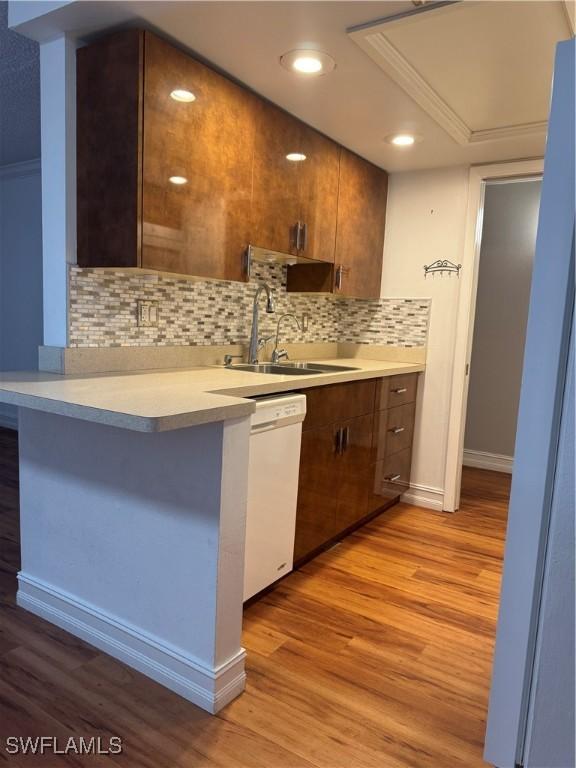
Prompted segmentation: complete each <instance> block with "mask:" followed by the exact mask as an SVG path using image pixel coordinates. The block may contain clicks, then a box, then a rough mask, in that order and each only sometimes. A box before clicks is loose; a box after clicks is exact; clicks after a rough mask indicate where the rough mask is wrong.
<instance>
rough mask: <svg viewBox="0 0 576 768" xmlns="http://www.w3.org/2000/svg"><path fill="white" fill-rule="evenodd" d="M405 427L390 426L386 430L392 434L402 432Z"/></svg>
mask: <svg viewBox="0 0 576 768" xmlns="http://www.w3.org/2000/svg"><path fill="white" fill-rule="evenodd" d="M405 429H406V427H392V428H391V429H389V430H388V432H392V434H393V435H399V434H400V432H404V430H405Z"/></svg>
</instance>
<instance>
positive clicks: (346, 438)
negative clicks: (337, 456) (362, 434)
mask: <svg viewBox="0 0 576 768" xmlns="http://www.w3.org/2000/svg"><path fill="white" fill-rule="evenodd" d="M349 441H350V427H344V429H343V430H342V453H344V451H346V450H348V443H349Z"/></svg>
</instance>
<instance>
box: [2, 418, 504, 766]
mask: <svg viewBox="0 0 576 768" xmlns="http://www.w3.org/2000/svg"><path fill="white" fill-rule="evenodd" d="M509 482H510V478H509V476H507V475H502V474H499V473H495V472H487V471H483V470H475V469H465V470H464V483H463V494H462V508H461V510H460V511H459V512H458V513H456V514H454V515H448V514H444V513H435V512H431V511H429V510H423V509H418V508H416V507H411V506H408V505H405V504H402V505H399V506H397V507H395V508H393V509H390V510H388V511H387V512H385V513H384V514H383V515H381V516H380V518H377V519H376V520H374V521H373V522H371V523H370V524H368V525H367V526H365V527H364V528H362V529H361V530H360V531H358V532H356V533H355V534H353V535H352V536H350V537H349V538H348V539H346V541H345V542H343V543H342V544H340V545H338V546H336V547H334V548H333V549H331V550H330V551H328V552H326V553H324V554H323V555H321V556H320V557H318V558H316V559H315V560H314V561H313V562H311V563H309V564H308V565H306V566H305V567H304V568H302V569H301V570H300V571H298V572H296V573H293V574H291V575H289V576H288V577H287V578H286V579H284V580H283V581H282V582H281V583H280V584H279V585H278V587H277V588H276V589H274V590H273V591H271V592H270V593H269V594H268V595H266V596H265V597H263V598H262V599H261V600H260V601H258V602H256V603H254V604H253V605H251V606H250V607H249V608H248V609H247V610H246V614H245V632H244V644H245V647H246V649H247V651H248V661H247V673H248V684H247V689H246V692H245V693H244V694H243V695H242V696H241V697H239V698H238V699H237V700H235V701H234V702H232V703H231V704H230V705H229V706H228V707H226V708H225V709H224V710H223V711H222V712H221V713H220V715H219V716H217V717H212V716H210V715H208V714H206V713H205V712H203V711H201V710H200V709H198V708H197V707H195V706H193V705H192V704H189V703H188V702H186V701H184V700H183V699H181V698H180V697H178V696H176V695H175V694H172V693H170V692H169V691H166V690H165V689H164V688H162V687H161V686H159V685H157V684H155V683H154V682H152V681H151V680H148V679H147V678H145V677H143V676H142V675H140V674H138V673H137V672H134V671H132V670H131V669H129V668H128V667H126V666H124V665H123V664H121V663H119V662H117V661H115V660H113V659H111V658H109V657H108V656H105V655H104V654H102V653H100V652H98V651H96V650H95V649H93V648H91V647H90V646H88V645H86V644H85V643H83V642H81V641H80V640H76V639H75V638H74V637H72V636H71V635H68V634H67V633H65V632H63V631H61V630H59V629H57V628H56V627H54V626H52V625H50V624H48V623H46V622H44V621H42V620H41V619H37V618H36V617H34V616H32V615H31V614H28V613H27V612H25V611H23V610H21V609H19V608H17V607H16V605H15V591H16V573H17V570H18V568H19V565H20V564H19V542H18V478H17V446H16V439H15V433H13V432H9V431H7V430H0V765H3V764H5V765H10V766H18V768H19V767H20V766H25V767H29V768H32V767H33V766H45V767H46V768H58V766H64V765H65V766H106V765H119V766H127V767H130V768H175V767H176V766H178V767H179V768H184V767H186V768H192V767H193V768H208V767H210V768H212V766H214V767H215V768H216V766H219V767H220V768H429V767H430V768H431V767H432V766H433V767H434V768H459V767H462V768H476V767H477V766H483V765H485V763H484V762H483V761H482V742H483V737H484V728H485V719H486V706H487V698H488V690H489V684H490V670H491V659H492V652H493V647H494V633H495V627H496V616H497V607H498V595H499V585H500V573H501V566H502V556H503V546H504V536H505V531H506V513H507V503H508V493H509ZM151 566H152V567H153V564H151ZM20 735H22V736H37V735H50V736H55V737H58V738H59V740H61V741H62V742H65V740H66V739H68V737H69V736H77V737H79V736H84V737H86V738H90V737H91V736H101V737H102V738H103V740H107V739H108V738H109V737H110V736H119V737H120V738H121V739H122V741H123V753H122V754H120V755H116V756H114V757H112V756H100V757H94V756H84V757H80V756H76V755H68V756H66V757H64V756H54V755H44V756H36V757H33V756H30V755H28V756H26V757H24V756H18V757H11V756H9V755H8V754H7V753H6V752H5V749H4V740H5V739H6V737H7V736H20Z"/></svg>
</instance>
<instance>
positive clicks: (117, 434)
mask: <svg viewBox="0 0 576 768" xmlns="http://www.w3.org/2000/svg"><path fill="white" fill-rule="evenodd" d="M322 362H323V363H335V364H341V365H342V364H343V365H348V366H350V367H353V368H354V370H347V371H340V372H337V373H317V374H316V373H314V374H310V373H308V374H307V375H302V376H286V375H275V374H271V375H269V374H260V373H251V372H246V371H239V370H235V369H234V368H230V369H226V368H222V367H208V366H206V367H201V368H194V369H185V370H166V371H154V372H139V373H128V374H124V373H123V374H107V375H83V376H82V375H78V376H70V375H69V376H62V375H55V374H49V373H29V374H23V373H17V374H2V375H1V377H0V402H5V403H11V404H13V405H16V406H18V407H19V439H20V487H21V510H20V514H21V536H22V570H21V572H20V574H19V588H18V604H19V605H21V606H22V607H25V608H26V609H27V610H30V611H32V612H33V613H36V614H38V615H39V616H41V617H43V618H45V619H46V620H48V621H51V622H53V623H54V624H57V625H58V626H60V627H63V628H64V629H66V630H67V631H69V632H71V633H72V634H74V635H77V636H78V637H80V638H82V639H84V640H86V641H87V642H89V643H91V644H92V645H94V646H96V647H98V648H100V649H102V650H104V651H106V652H107V653H109V654H110V655H112V656H114V657H116V658H118V659H120V660H122V661H123V662H125V663H127V664H129V665H130V666H132V667H134V668H136V669H138V670H139V671H141V672H142V673H144V674H146V675H148V676H149V677H151V678H153V679H155V680H156V681H158V682H160V683H161V684H163V685H165V686H166V687H168V688H170V689H172V690H174V691H176V692H177V693H179V694H181V695H182V696H184V697H185V698H187V699H189V700H190V701H193V702H194V703H196V704H198V705H199V706H201V707H203V708H204V709H206V710H208V711H209V712H216V711H218V710H219V709H221V708H222V707H223V706H224V705H225V704H226V703H228V702H229V701H230V700H232V699H233V698H234V697H235V696H237V695H238V694H239V693H241V691H242V690H243V688H244V683H245V673H244V656H245V654H244V651H243V649H242V647H241V630H242V573H243V567H244V535H245V534H244V531H245V514H246V496H247V479H248V446H249V433H250V416H251V414H252V412H253V411H254V408H255V405H254V401H253V400H250V399H249V398H251V397H256V396H258V395H267V394H272V393H278V392H288V391H295V390H302V391H303V392H304V393H305V392H306V389H308V388H317V387H319V386H324V385H329V384H344V383H348V382H354V381H364V380H370V379H381V380H384V379H387V378H388V377H390V376H397V375H400V374H414V373H417V372H419V371H423V370H424V365H423V364H421V363H401V362H389V361H385V360H370V359H362V358H353V359H351V360H348V359H340V358H339V359H337V360H327V361H324V360H323V361H322Z"/></svg>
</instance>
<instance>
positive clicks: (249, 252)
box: [246, 245, 326, 274]
mask: <svg viewBox="0 0 576 768" xmlns="http://www.w3.org/2000/svg"><path fill="white" fill-rule="evenodd" d="M246 261H247V267H248V274H250V265H251V264H252V262H253V261H257V262H264V263H268V264H283V265H287V266H289V267H291V266H293V265H294V264H325V263H326V262H323V261H321V260H320V259H309V258H308V257H306V256H298V255H296V254H293V253H282V252H281V251H273V250H271V249H270V248H261V247H260V246H257V245H249V246H248V248H247V249H246Z"/></svg>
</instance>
